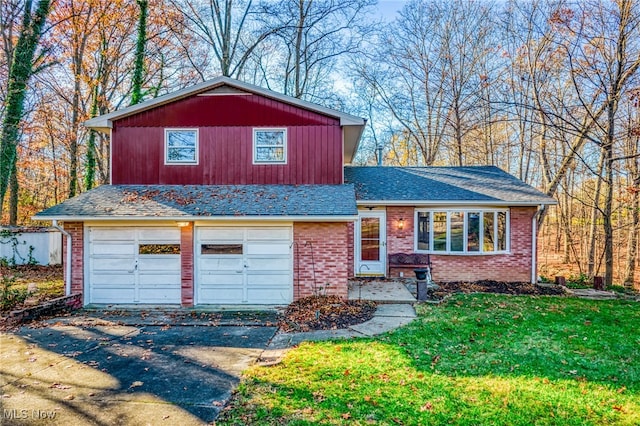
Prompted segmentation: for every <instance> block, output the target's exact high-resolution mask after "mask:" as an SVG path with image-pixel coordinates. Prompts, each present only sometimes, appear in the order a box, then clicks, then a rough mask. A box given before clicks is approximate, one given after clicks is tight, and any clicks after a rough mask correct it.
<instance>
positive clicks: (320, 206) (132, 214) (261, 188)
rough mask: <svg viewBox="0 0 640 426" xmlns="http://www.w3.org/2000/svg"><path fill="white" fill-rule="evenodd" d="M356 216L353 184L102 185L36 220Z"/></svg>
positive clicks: (325, 218) (327, 218) (58, 206)
mask: <svg viewBox="0 0 640 426" xmlns="http://www.w3.org/2000/svg"><path fill="white" fill-rule="evenodd" d="M357 214H358V211H357V208H356V202H355V193H354V187H353V185H103V186H100V187H98V188H96V189H93V190H91V191H88V192H85V193H83V194H81V195H79V196H77V197H74V198H71V199H69V200H67V201H65V202H63V203H61V204H58V205H56V206H53V207H50V208H48V209H46V210H44V211H42V212H40V213H38V214H37V215H35V217H34V218H35V219H40V220H51V219H57V220H74V219H75V220H89V219H109V220H111V219H151V218H157V219H169V220H179V219H186V218H192V219H193V218H202V219H205V218H213V217H218V218H219V217H233V218H234V219H235V218H242V217H247V218H251V217H260V218H261V219H269V218H280V217H282V216H298V217H300V218H301V219H304V217H322V218H323V220H332V219H339V218H343V219H344V218H345V217H353V216H356V215H357Z"/></svg>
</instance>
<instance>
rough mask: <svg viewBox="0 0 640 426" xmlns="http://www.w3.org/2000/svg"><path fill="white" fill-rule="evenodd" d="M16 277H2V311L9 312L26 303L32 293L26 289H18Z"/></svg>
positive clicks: (0, 299)
mask: <svg viewBox="0 0 640 426" xmlns="http://www.w3.org/2000/svg"><path fill="white" fill-rule="evenodd" d="M15 284H16V277H14V276H6V275H3V276H2V283H0V311H8V310H10V309H12V308H13V307H15V306H16V305H18V304H19V303H22V302H24V301H25V300H26V299H27V297H29V295H30V294H31V293H29V291H28V290H27V289H25V288H16V287H15Z"/></svg>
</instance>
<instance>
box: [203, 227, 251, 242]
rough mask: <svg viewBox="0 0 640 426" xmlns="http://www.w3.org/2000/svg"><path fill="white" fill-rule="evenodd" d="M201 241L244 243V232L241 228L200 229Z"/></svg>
mask: <svg viewBox="0 0 640 426" xmlns="http://www.w3.org/2000/svg"><path fill="white" fill-rule="evenodd" d="M198 232H199V236H200V240H201V241H215V242H220V241H242V240H243V239H244V230H243V229H241V228H240V229H239V228H223V227H220V228H199V229H198Z"/></svg>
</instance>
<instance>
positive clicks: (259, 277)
mask: <svg viewBox="0 0 640 426" xmlns="http://www.w3.org/2000/svg"><path fill="white" fill-rule="evenodd" d="M247 284H248V285H249V287H250V288H251V289H254V288H255V287H251V286H265V287H273V288H276V287H277V288H285V287H287V288H288V287H289V286H290V285H291V275H289V274H277V273H272V274H256V275H251V274H250V275H247Z"/></svg>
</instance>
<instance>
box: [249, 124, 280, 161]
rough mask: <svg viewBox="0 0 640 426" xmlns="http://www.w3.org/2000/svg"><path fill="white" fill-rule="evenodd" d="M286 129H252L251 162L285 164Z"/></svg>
mask: <svg viewBox="0 0 640 426" xmlns="http://www.w3.org/2000/svg"><path fill="white" fill-rule="evenodd" d="M286 163H287V130H286V129H253V164H286Z"/></svg>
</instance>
